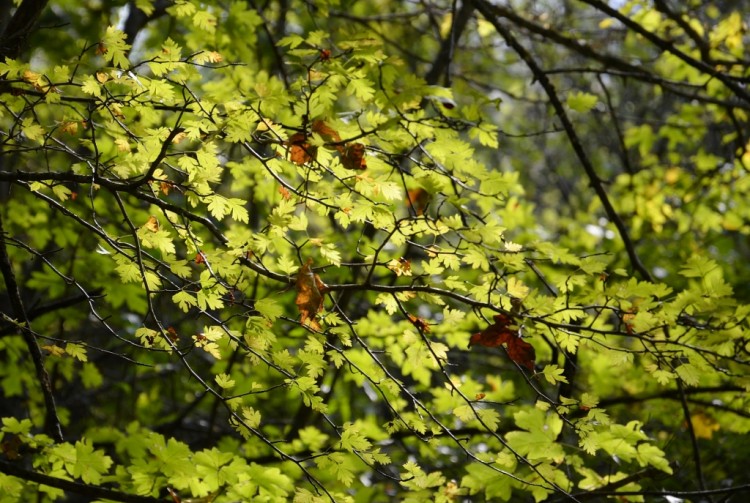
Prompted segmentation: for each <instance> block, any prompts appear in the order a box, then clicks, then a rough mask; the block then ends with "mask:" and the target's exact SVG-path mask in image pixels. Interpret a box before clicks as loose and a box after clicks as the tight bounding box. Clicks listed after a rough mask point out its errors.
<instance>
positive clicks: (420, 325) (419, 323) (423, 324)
mask: <svg viewBox="0 0 750 503" xmlns="http://www.w3.org/2000/svg"><path fill="white" fill-rule="evenodd" d="M406 317H407V318H409V321H410V322H411V324H412V325H414V327H415V328H416V329H417V330H419V331H421V332H424V333H426V334H429V333H430V324H429V323H427V321H425V319H424V318H419V317H417V316H414V315H413V314H411V313H407V314H406Z"/></svg>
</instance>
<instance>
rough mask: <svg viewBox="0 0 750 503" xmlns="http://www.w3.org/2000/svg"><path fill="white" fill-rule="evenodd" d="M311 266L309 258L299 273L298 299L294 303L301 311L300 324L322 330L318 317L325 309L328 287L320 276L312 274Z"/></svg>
mask: <svg viewBox="0 0 750 503" xmlns="http://www.w3.org/2000/svg"><path fill="white" fill-rule="evenodd" d="M311 265H312V259H310V258H309V259H307V263H305V265H303V266H302V268H301V269H300V270H299V273H297V298H296V299H295V300H294V303H295V304H297V309H299V313H300V322H301V323H302V324H303V325H308V326H309V327H310V328H312V329H313V330H320V323H319V322H318V320H317V316H318V313H319V312H320V311H321V310H322V309H323V295H324V294H325V292H326V291H327V290H328V286H326V284H325V283H323V281H322V280H321V279H320V276H318V275H317V274H315V273H313V272H312V269H311V268H310V266H311Z"/></svg>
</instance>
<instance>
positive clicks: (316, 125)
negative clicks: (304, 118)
mask: <svg viewBox="0 0 750 503" xmlns="http://www.w3.org/2000/svg"><path fill="white" fill-rule="evenodd" d="M311 129H312V132H313V133H318V134H319V135H320V137H321V138H323V140H324V141H325V142H326V143H338V142H340V141H341V135H339V132H338V131H336V130H335V129H333V128H332V127H331V126H329V125H328V124H326V123H325V121H322V120H320V119H318V120H314V121H313V123H312V128H311Z"/></svg>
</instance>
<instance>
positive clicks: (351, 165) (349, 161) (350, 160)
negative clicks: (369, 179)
mask: <svg viewBox="0 0 750 503" xmlns="http://www.w3.org/2000/svg"><path fill="white" fill-rule="evenodd" d="M339 151H340V152H341V164H342V165H343V166H344V167H345V168H346V169H367V161H366V160H365V146H364V145H362V144H361V143H347V144H346V145H345V146H344V147H343V148H342V149H340V150H339Z"/></svg>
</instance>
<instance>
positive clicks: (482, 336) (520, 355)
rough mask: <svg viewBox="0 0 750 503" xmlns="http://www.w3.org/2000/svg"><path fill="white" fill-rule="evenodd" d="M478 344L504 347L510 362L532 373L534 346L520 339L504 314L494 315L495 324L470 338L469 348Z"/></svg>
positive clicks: (534, 355)
mask: <svg viewBox="0 0 750 503" xmlns="http://www.w3.org/2000/svg"><path fill="white" fill-rule="evenodd" d="M476 344H479V345H480V346H486V347H488V348H494V347H498V346H502V345H503V344H504V345H505V349H506V351H507V352H508V356H509V357H510V359H511V360H513V361H514V362H516V363H518V364H519V365H523V366H524V367H526V368H527V369H529V370H531V371H532V372H533V371H534V360H535V359H536V352H535V351H534V346H532V345H531V344H529V343H528V342H526V341H524V340H523V339H521V337H520V336H519V335H518V328H517V327H515V326H514V325H513V319H512V318H511V317H510V316H508V315H506V314H497V315H495V323H493V324H492V325H490V326H489V327H487V328H485V329H484V330H482V331H481V332H478V333H476V334H474V335H472V336H471V339H469V347H471V346H474V345H476Z"/></svg>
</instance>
